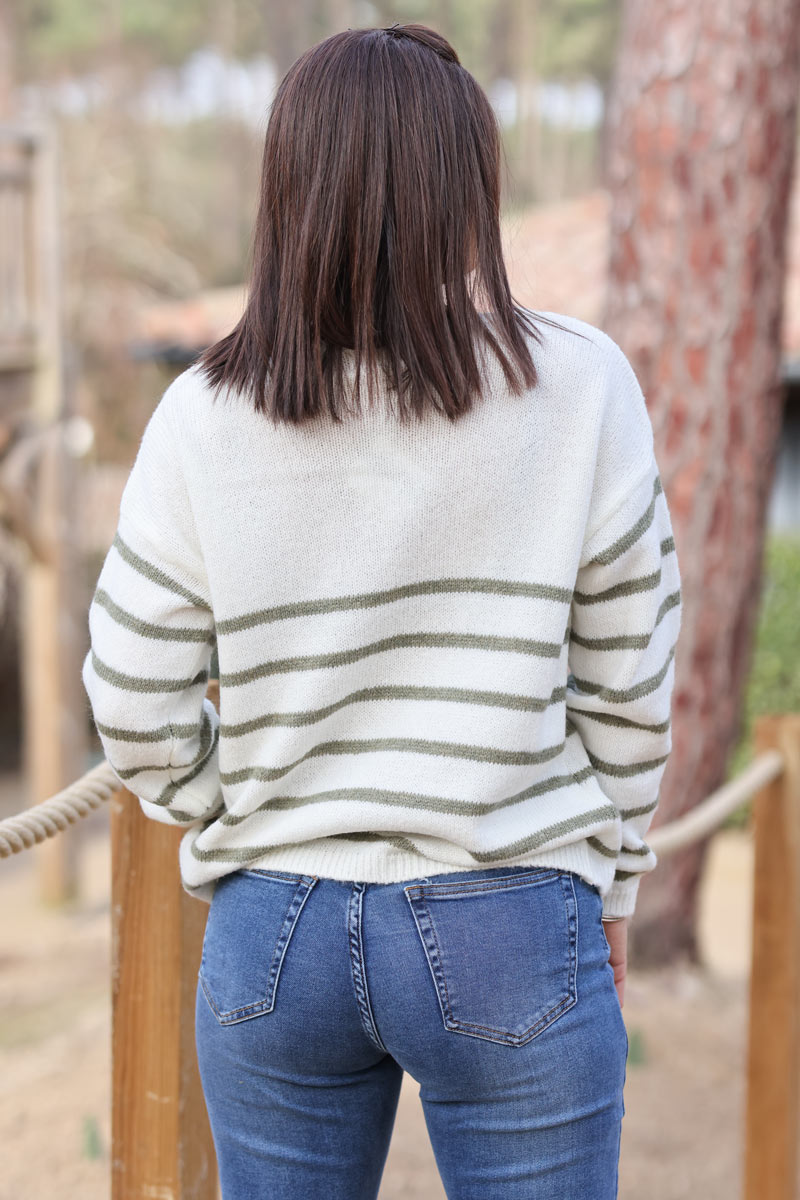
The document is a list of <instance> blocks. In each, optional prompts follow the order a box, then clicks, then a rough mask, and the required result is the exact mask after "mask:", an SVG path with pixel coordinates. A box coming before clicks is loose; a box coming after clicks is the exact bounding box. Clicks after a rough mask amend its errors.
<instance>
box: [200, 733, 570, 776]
mask: <svg viewBox="0 0 800 1200" xmlns="http://www.w3.org/2000/svg"><path fill="white" fill-rule="evenodd" d="M573 733H577V729H575V728H574V727H573V728H571V729H570V730H569V732H568V734H567V736H568V737H569V736H570V735H571V734H573ZM565 745H566V739H565V740H564V741H562V742H558V743H557V744H556V745H555V746H546V747H545V748H544V749H543V750H536V751H527V750H498V749H497V748H496V747H494V746H474V745H471V744H469V743H467V742H441V741H431V740H429V739H428V738H359V739H356V738H350V739H341V740H335V741H330V742H319V743H318V744H317V745H316V746H312V747H311V749H310V750H307V751H306V753H305V754H302V755H301V756H300V758H297V759H295V760H294V762H291V763H287V764H285V765H284V766H282V767H261V766H256V767H242V768H241V769H239V770H238V771H224V772H221V773H220V782H221V783H224V784H230V785H233V784H237V783H245V782H246V781H247V780H248V779H258V780H260V781H261V782H262V783H269V782H271V781H273V780H275V779H282V778H283V777H284V776H285V775H288V774H289V772H290V771H294V769H295V768H296V767H299V766H300V764H301V763H304V762H307V761H308V760H309V759H311V758H320V757H322V756H324V755H326V754H375V753H378V752H380V751H387V750H388V751H399V752H400V753H402V754H431V755H435V756H437V757H440V758H463V759H468V760H470V761H472V762H484V763H494V764H496V765H499V766H510V767H528V766H534V765H536V764H538V763H543V762H549V761H550V759H551V758H558V756H559V755H560V754H562V753H563V751H564V747H565Z"/></svg>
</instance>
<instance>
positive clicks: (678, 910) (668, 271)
mask: <svg viewBox="0 0 800 1200" xmlns="http://www.w3.org/2000/svg"><path fill="white" fill-rule="evenodd" d="M799 86H800V0H736V2H734V0H692V2H691V3H689V0H679V2H677V3H673V4H670V5H660V6H653V5H650V4H647V3H645V2H644V0H626V5H625V14H624V32H623V37H622V45H621V53H620V59H619V72H618V76H617V81H616V86H615V89H614V98H613V104H612V113H611V128H612V142H611V151H612V152H611V157H610V162H609V171H610V176H609V178H610V184H611V190H612V205H611V213H612V230H611V262H610V268H611V286H610V292H609V298H608V309H607V313H606V316H605V319H604V328H606V329H608V331H609V332H610V333H611V334H612V336H614V337H616V339H617V340H618V341H619V342H620V343H621V345H622V347H623V349H624V350H626V352H627V353H628V354H629V355H630V357H631V359H632V361H633V363H634V366H635V367H636V369H637V373H638V376H639V379H640V381H641V383H642V387H643V389H644V393H645V396H646V397H647V401H648V407H649V410H650V413H651V415H652V418H653V424H654V427H655V434H656V452H657V456H658V459H659V463H660V466H661V468H662V472H661V475H662V480H663V483H664V487H665V491H666V494H667V497H668V501H669V504H670V508H671V511H672V514H673V524H674V527H675V541H676V544H677V548H678V555H679V562H680V564H681V567H682V580H683V586H682V594H683V601H684V616H683V625H682V631H681V637H680V640H679V649H678V653H677V655H676V689H675V696H674V704H673V722H674V730H673V732H674V738H673V747H674V748H673V752H672V756H671V758H670V761H669V763H668V765H667V770H666V773H665V777H664V784H663V787H662V791H661V801H660V805H659V809H658V811H657V813H656V816H655V818H654V822H653V824H654V825H656V824H662V823H664V822H666V821H668V820H670V819H671V818H674V817H677V816H678V815H680V814H681V813H683V812H685V811H686V810H687V809H690V808H692V807H693V806H694V805H696V804H697V803H698V802H699V801H700V800H702V799H703V798H704V797H705V796H707V795H708V794H709V793H710V792H712V791H713V790H714V789H715V788H716V787H718V786H719V785H720V784H721V783H722V782H723V781H724V779H725V770H726V764H727V761H728V757H729V755H730V753H731V751H732V750H733V748H734V747H735V745H736V742H737V740H738V737H739V734H740V731H741V724H742V707H743V689H744V687H745V684H746V681H747V678H748V674H749V671H750V665H751V656H752V645H753V633H754V628H755V625H756V619H757V616H758V610H759V605H760V600H761V584H762V560H763V553H764V535H765V518H766V511H767V504H768V500H769V495H770V490H771V485H772V480H773V472H774V467H775V460H776V452H777V447H778V438H779V434H780V426H781V415H782V389H781V387H780V384H779V366H780V326H781V317H782V301H783V290H784V289H783V285H784V278H783V277H784V268H785V253H786V231H787V209H788V200H789V189H790V178H791V173H792V165H793V159H794V154H795V145H796V137H797V132H796V130H797V96H798V87H799ZM665 649H666V647H665ZM707 847H708V839H705V841H703V842H701V843H698V844H696V845H694V846H692V847H690V848H688V849H687V850H685V851H683V852H681V853H680V854H677V855H675V856H670V858H669V859H668V860H667V861H665V863H664V866H663V868H662V869H661V870H657V871H656V872H655V873H654V874H653V875H652V877H650V878H648V879H645V880H644V881H643V884H642V887H641V890H640V899H639V903H638V908H637V918H636V921H635V922H634V924H633V925H632V929H631V935H632V942H631V949H632V953H633V954H635V955H636V957H637V959H639V960H641V961H663V960H665V959H667V958H669V957H671V956H673V955H676V954H678V953H684V952H685V953H688V955H689V956H690V957H691V958H696V957H697V946H696V940H695V935H696V910H697V899H698V884H699V880H700V875H701V870H702V865H703V859H704V856H705V852H706V849H707Z"/></svg>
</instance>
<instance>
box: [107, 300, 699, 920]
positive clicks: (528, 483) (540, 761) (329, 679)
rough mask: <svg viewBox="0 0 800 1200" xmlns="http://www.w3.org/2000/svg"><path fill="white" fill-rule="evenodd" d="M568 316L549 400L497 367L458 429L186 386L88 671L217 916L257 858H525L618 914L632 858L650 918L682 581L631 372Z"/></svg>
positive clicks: (626, 908) (379, 406)
mask: <svg viewBox="0 0 800 1200" xmlns="http://www.w3.org/2000/svg"><path fill="white" fill-rule="evenodd" d="M548 315H549V317H550V319H551V320H555V321H558V322H559V324H560V325H561V326H563V328H558V327H556V326H555V325H552V324H542V326H541V328H542V343H541V345H540V346H539V347H537V350H536V363H537V371H538V382H537V384H536V386H535V387H534V388H532V389H529V390H527V391H525V392H523V394H521V395H515V394H513V393H511V392H510V391H509V389H508V387H507V386H506V385H505V382H504V379H503V375H502V372H501V371H500V369H499V367H498V366H497V364H496V363H494V362H493V360H492V359H491V358H489V359H487V361H486V364H485V375H484V385H483V389H482V394H481V398H480V400H479V401H478V402H477V403H476V404H475V405H474V407H473V408H472V410H471V411H470V412H468V413H467V414H465V415H464V416H462V417H461V418H460V419H459V420H458V421H457V422H455V423H452V422H450V421H448V420H447V418H446V417H444V416H443V415H442V414H441V413H437V412H435V411H433V410H431V411H430V412H428V413H427V414H426V415H425V418H424V420H423V421H419V422H417V421H415V422H413V423H411V424H403V423H400V422H398V421H397V420H396V419H395V418H394V417H393V416H392V414H391V412H390V409H389V406H388V404H387V403H386V399H387V396H386V392H385V389H383V390H382V391H381V392H380V394H379V395H378V396H377V397H376V401H377V402H376V404H375V405H374V406H373V407H364V408H363V409H362V411H361V413H360V414H359V415H357V416H353V417H352V418H350V419H346V420H344V421H341V422H336V421H334V420H332V419H329V418H318V419H317V420H315V421H313V422H309V423H306V424H304V425H299V426H297V425H292V424H288V423H284V424H279V425H273V424H272V423H270V422H268V421H267V420H265V418H264V416H263V415H261V414H258V413H256V411H255V410H254V408H253V406H252V405H251V404H250V403H248V402H247V400H246V399H245V398H244V397H242V396H240V395H238V394H236V393H231V392H228V393H227V394H225V395H223V396H221V397H219V398H218V399H217V400H216V401H215V402H213V403H212V394H211V390H210V388H209V387H208V384H207V382H206V380H205V378H204V376H203V375H202V373H201V372H200V371H199V370H198V368H197V367H194V368H190V369H189V370H188V371H186V372H184V373H183V374H182V375H181V376H180V377H179V378H178V379H177V380H176V381H175V382H174V383H173V384H172V385H171V386H170V387H169V388H168V389H167V392H166V393H165V395H164V396H163V398H162V399H161V401H160V403H159V405H158V407H157V408H156V411H155V412H154V414H153V416H152V418H151V421H150V423H149V426H148V429H147V430H146V432H145V435H144V437H143V440H142V445H141V448H140V451H139V455H138V457H137V461H136V463H135V465H134V468H133V471H132V473H131V476H130V479H129V481H128V484H127V486H126V489H125V494H124V496H123V501H122V506H121V514H120V527H119V532H118V536H117V539H116V540H115V548H116V552H112V553H111V554H110V555H109V557H108V559H107V561H106V563H105V565H104V568H103V572H102V574H101V577H100V579H99V581H98V595H97V596H96V598H95V602H94V604H93V609H92V615H91V623H92V628H93V635H94V637H95V639H96V640H99V641H100V643H101V645H102V648H103V649H102V657H103V662H98V661H97V660H96V657H95V656H93V655H92V654H90V655H89V656H87V659H86V665H85V671H84V678H85V682H86V686H87V690H88V691H89V694H90V696H91V697H92V702H93V706H94V709H95V715H96V717H98V718H99V719H100V727H101V733H102V727H103V726H105V727H106V729H107V730H109V731H110V732H108V733H107V734H106V736H105V738H104V744H105V747H106V752H107V755H108V758H109V761H111V762H112V764H113V765H114V766H115V767H116V768H117V770H118V771H120V772H121V773H122V774H123V777H125V778H126V779H128V778H132V779H133V780H134V783H133V784H132V785H131V786H133V787H134V788H135V790H136V793H137V795H138V796H139V797H140V800H141V802H142V805H143V807H144V810H145V811H146V812H147V813H148V814H149V815H154V816H157V817H158V818H160V819H164V820H167V821H169V820H174V821H177V822H179V823H186V824H187V825H190V826H191V827H190V828H189V829H188V832H187V835H186V837H185V838H184V840H183V844H182V847H181V867H182V871H183V879H184V884H185V886H186V887H187V890H190V891H192V892H194V893H195V894H197V895H200V896H202V897H203V898H204V899H206V900H209V901H210V899H211V896H212V894H213V887H212V884H213V881H214V880H215V879H216V878H219V877H220V876H221V875H223V874H226V873H229V872H230V871H232V870H235V869H237V868H239V867H241V866H243V865H248V866H259V867H267V866H271V867H275V868H281V869H286V870H300V871H305V872H313V873H318V874H322V875H328V876H331V877H333V878H339V879H363V880H368V881H375V882H393V881H397V880H400V879H403V878H407V877H411V876H414V875H418V874H420V873H425V874H431V873H434V872H437V871H447V870H453V869H455V868H458V867H463V868H465V869H466V868H471V867H474V866H475V865H479V864H487V865H503V864H506V863H514V864H538V865H552V866H560V867H562V868H564V869H575V870H580V871H581V872H582V873H583V874H584V876H585V877H586V878H587V879H588V880H590V881H591V882H594V883H595V884H596V885H597V886H599V887H600V888H601V889H602V890H603V891H604V892H606V891H607V890H608V889H609V888H610V887H611V886H612V881H613V879H614V869H615V865H616V867H617V870H618V872H619V874H618V875H617V883H616V885H614V890H613V891H612V893H611V895H610V896H609V897H608V898H607V912H608V913H609V914H611V915H620V914H624V913H625V912H630V911H632V907H633V902H634V900H635V888H636V884H637V883H638V880H639V879H640V877H641V874H642V873H643V872H646V871H648V870H651V869H652V868H653V866H654V865H655V856H654V855H653V854H652V851H649V848H648V847H647V846H646V843H644V842H643V835H644V832H645V830H646V827H647V826H648V825H649V823H650V820H651V819H652V810H653V808H654V806H655V801H656V798H657V793H658V784H659V782H660V778H661V775H662V773H663V768H664V763H665V761H666V755H667V753H668V751H669V748H670V745H671V734H670V727H669V707H670V693H671V684H672V676H673V668H672V666H671V660H672V655H673V652H674V644H675V640H676V637H677V632H678V628H679V623H680V601H679V583H680V580H679V573H678V565H677V560H676V556H675V552H674V543H673V542H672V530H671V526H670V521H669V513H668V510H667V506H666V500H665V498H664V495H663V492H662V491H661V489H660V479H659V477H658V466H657V462H656V460H655V457H654V452H653V443H652V428H651V425H650V421H649V417H648V414H647V410H646V407H645V403H644V399H643V397H642V394H641V391H640V389H639V386H638V384H637V382H636V379H635V376H634V374H633V371H632V370H631V368H630V366H629V364H628V362H627V360H626V359H625V358H624V356H623V355H622V352H621V351H620V350H619V348H618V347H617V346H616V345H615V343H614V342H613V341H611V339H609V338H608V337H606V336H605V335H604V334H602V333H601V332H600V331H599V330H597V329H594V328H593V327H591V326H588V325H586V324H584V323H582V322H580V321H577V320H575V319H572V318H566V317H561V316H558V315H556V314H548ZM347 379H348V383H349V385H352V381H353V370H352V364H351V365H350V367H349V369H348V375H347ZM626 538H627V539H628V540H627V541H623V542H621V543H620V539H626ZM617 543H620V544H618V545H616V544H617ZM615 545H616V549H615V550H612V553H611V554H607V555H606V556H605V557H604V556H603V554H602V553H600V554H598V555H597V557H596V558H595V557H594V554H595V552H602V551H606V550H608V548H609V547H613V546H615ZM590 551H591V552H592V553H591V554H590ZM174 583H177V584H178V585H179V589H183V593H182V594H181V593H180V591H179V592H176V591H175V590H174V588H173V587H172V586H171V585H172V584H174ZM106 596H108V597H110V598H111V603H108V602H107V601H106ZM188 596H193V597H194V598H195V602H194V603H193V604H192V603H190V602H189V601H188V599H187V597H188ZM115 603H116V604H118V605H119V610H116V611H115V610H114V608H113V607H112V605H113V604H115ZM120 613H123V614H124V615H120ZM141 622H144V623H145V624H147V625H149V626H155V625H156V624H157V625H158V626H159V633H158V638H159V662H160V672H159V673H160V674H163V675H166V676H168V677H169V680H170V687H171V688H173V689H174V690H172V691H167V692H166V693H165V697H164V701H163V704H162V706H161V708H162V713H161V715H162V722H161V725H160V728H161V730H162V732H161V735H160V737H156V736H155V735H154V734H153V730H152V727H153V723H154V722H153V717H154V712H153V705H154V701H153V697H152V689H150V688H148V687H147V686H146V682H144V681H143V680H142V679H140V678H138V677H136V676H134V675H132V672H131V668H132V665H133V664H135V662H136V660H137V653H139V652H140V651H141V625H140V623H141ZM187 630H188V631H189V633H188V634H187V632H186V631H187ZM214 634H216V649H217V654H218V663H219V679H220V712H219V715H217V713H216V711H215V710H214V708H213V705H211V703H210V701H206V702H205V719H206V721H205V723H204V725H203V728H202V729H201V730H200V732H199V734H198V729H197V724H196V711H197V706H198V703H199V700H200V698H201V696H202V694H203V693H204V691H205V684H206V679H207V670H208V666H209V659H210V654H211V649H212V646H211V643H210V641H209V640H206V639H211V638H213V636H214ZM189 635H191V636H189ZM109 672H115V673H116V674H115V675H114V678H113V682H112V681H110V677H109ZM126 676H131V678H130V680H129V682H128V683H127V684H126V682H125V677H126ZM192 680H194V684H193V686H188V687H186V686H185V685H187V684H189V682H190V681H192ZM181 689H183V690H181ZM193 722H194V723H193ZM121 727H125V728H127V729H130V728H131V727H132V728H133V730H134V731H135V734H137V735H141V734H143V733H144V732H145V729H148V730H149V731H150V734H151V736H148V737H147V739H146V740H139V737H137V736H134V737H133V738H132V739H128V738H126V737H119V738H116V737H115V736H114V733H113V730H115V729H120V728H121ZM220 785H221V786H220ZM643 801H644V803H643ZM627 807H631V808H635V809H636V813H635V814H633V815H632V817H631V819H630V821H629V824H628V827H627V831H626V833H625V836H624V837H622V829H621V822H622V821H625V820H626V816H627V814H626V812H625V810H626V808H627ZM621 838H622V842H623V843H624V849H623V851H622V857H621V859H619V860H618V851H619V849H620V844H621Z"/></svg>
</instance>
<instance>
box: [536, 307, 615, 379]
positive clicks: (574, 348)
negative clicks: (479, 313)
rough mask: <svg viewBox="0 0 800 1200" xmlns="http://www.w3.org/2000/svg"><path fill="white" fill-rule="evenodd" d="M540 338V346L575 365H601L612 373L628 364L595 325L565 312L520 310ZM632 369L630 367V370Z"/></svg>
mask: <svg viewBox="0 0 800 1200" xmlns="http://www.w3.org/2000/svg"><path fill="white" fill-rule="evenodd" d="M522 311H523V312H524V313H525V314H526V315H527V316H528V317H530V318H531V320H532V322H533V324H534V325H535V326H536V328H537V330H538V331H539V334H540V335H541V339H542V340H541V345H542V346H544V347H547V348H549V349H551V350H553V351H555V352H556V353H560V354H561V355H562V356H563V357H565V358H568V359H574V360H575V361H576V362H580V361H581V360H588V361H591V362H592V363H594V364H595V365H596V364H598V363H603V364H605V365H607V366H608V367H609V369H611V370H613V369H615V368H617V369H618V368H619V367H620V366H621V365H624V364H627V365H628V367H630V362H629V360H628V358H627V356H626V355H625V353H624V351H623V350H622V348H621V347H620V346H619V345H618V343H617V342H615V341H614V339H613V338H612V337H611V336H610V335H609V334H607V333H606V332H605V331H604V330H602V329H600V328H599V327H598V326H597V325H592V324H591V323H590V322H589V321H583V320H581V319H580V317H574V316H571V315H569V314H567V313H560V312H552V311H550V310H548V309H531V308H523V310H522ZM631 369H632V368H631Z"/></svg>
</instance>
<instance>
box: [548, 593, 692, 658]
mask: <svg viewBox="0 0 800 1200" xmlns="http://www.w3.org/2000/svg"><path fill="white" fill-rule="evenodd" d="M680 602H681V593H680V589H678V591H676V592H670V593H669V595H668V596H665V597H664V599H663V600H662V601H661V604H660V605H659V607H658V612H657V613H656V620H655V624H654V626H653V632H655V630H656V629H658V626H659V625H660V624H661V622H662V621H663V619H664V617H665V616H666V614H667V613H668V612H669V611H670V610H671V609H673V608H677V607H678V606H679V605H680ZM569 636H570V641H572V642H574V644H575V645H576V646H582V647H583V648H584V650H646V649H647V647H648V646H649V645H650V639H651V638H652V636H653V633H652V632H651V633H631V634H622V633H621V634H615V635H614V636H613V637H606V638H588V637H582V636H581V635H580V634H579V633H575V631H574V630H571V631H570V635H569Z"/></svg>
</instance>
